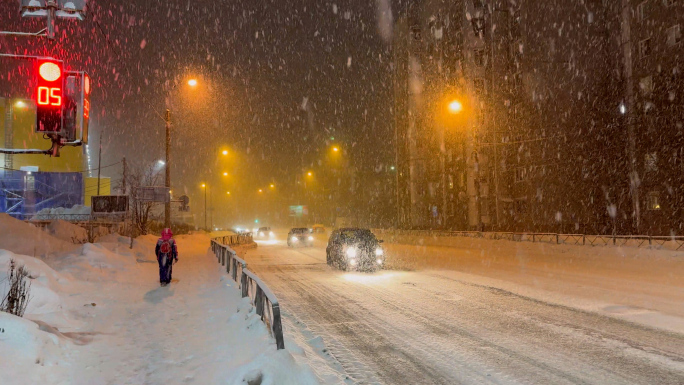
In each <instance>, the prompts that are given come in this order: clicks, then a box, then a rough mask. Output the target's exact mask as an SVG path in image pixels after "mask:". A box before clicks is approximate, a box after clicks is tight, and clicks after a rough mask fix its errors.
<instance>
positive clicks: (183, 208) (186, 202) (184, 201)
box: [178, 195, 190, 211]
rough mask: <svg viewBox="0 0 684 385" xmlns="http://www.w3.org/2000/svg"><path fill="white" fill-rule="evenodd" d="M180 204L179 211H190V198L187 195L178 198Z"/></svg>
mask: <svg viewBox="0 0 684 385" xmlns="http://www.w3.org/2000/svg"><path fill="white" fill-rule="evenodd" d="M178 200H180V203H181V207H180V211H190V206H188V205H189V204H190V198H189V197H188V196H187V195H183V196H181V197H180V198H178Z"/></svg>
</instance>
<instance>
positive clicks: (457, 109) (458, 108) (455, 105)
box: [449, 99, 463, 115]
mask: <svg viewBox="0 0 684 385" xmlns="http://www.w3.org/2000/svg"><path fill="white" fill-rule="evenodd" d="M462 111H463V103H461V102H460V101H458V100H456V99H454V100H452V101H451V102H450V103H449V112H450V113H452V114H454V115H455V114H460V113H461V112H462Z"/></svg>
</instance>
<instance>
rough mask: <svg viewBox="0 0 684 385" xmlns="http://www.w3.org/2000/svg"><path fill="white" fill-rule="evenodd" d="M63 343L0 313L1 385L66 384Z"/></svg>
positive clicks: (36, 328) (28, 323)
mask: <svg viewBox="0 0 684 385" xmlns="http://www.w3.org/2000/svg"><path fill="white" fill-rule="evenodd" d="M65 345H66V341H62V340H61V339H60V338H59V337H58V336H57V335H55V334H52V333H49V332H46V331H43V330H40V327H39V326H38V325H37V324H36V323H35V322H32V321H29V320H27V319H23V318H20V317H16V316H13V315H11V314H8V313H3V312H0V357H2V359H0V384H66V383H68V382H67V376H66V374H67V373H66V363H65V362H64V353H65V352H64V348H65Z"/></svg>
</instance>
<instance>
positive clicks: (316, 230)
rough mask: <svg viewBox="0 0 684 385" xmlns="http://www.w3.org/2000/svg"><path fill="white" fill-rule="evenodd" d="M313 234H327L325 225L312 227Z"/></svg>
mask: <svg viewBox="0 0 684 385" xmlns="http://www.w3.org/2000/svg"><path fill="white" fill-rule="evenodd" d="M311 232H312V233H314V234H323V233H325V226H323V225H313V226H312V227H311Z"/></svg>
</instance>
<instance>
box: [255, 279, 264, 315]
mask: <svg viewBox="0 0 684 385" xmlns="http://www.w3.org/2000/svg"><path fill="white" fill-rule="evenodd" d="M254 306H255V307H256V313H257V314H258V315H259V317H263V315H264V291H263V290H261V286H259V285H257V287H256V295H255V296H254Z"/></svg>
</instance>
